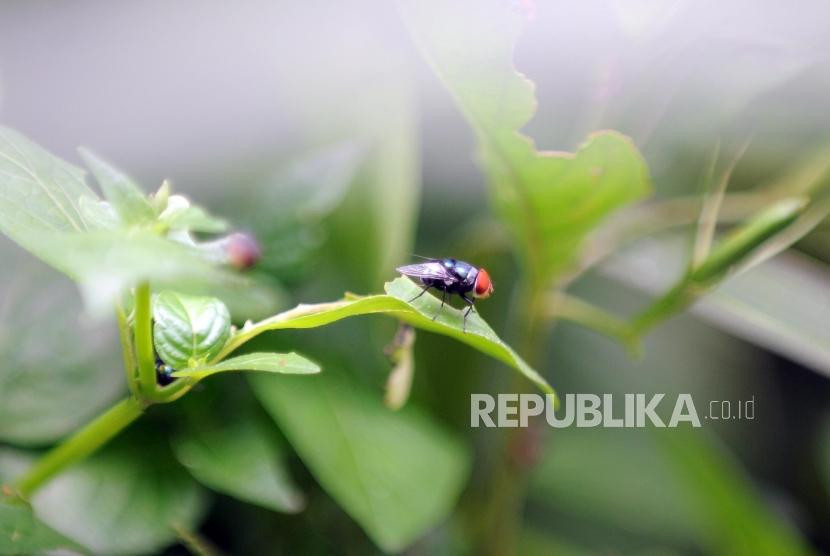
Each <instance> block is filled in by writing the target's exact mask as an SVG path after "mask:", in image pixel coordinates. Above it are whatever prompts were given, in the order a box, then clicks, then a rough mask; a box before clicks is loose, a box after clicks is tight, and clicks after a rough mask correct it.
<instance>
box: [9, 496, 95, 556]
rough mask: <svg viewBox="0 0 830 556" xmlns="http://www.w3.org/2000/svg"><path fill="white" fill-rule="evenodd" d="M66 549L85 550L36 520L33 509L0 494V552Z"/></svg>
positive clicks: (42, 551)
mask: <svg viewBox="0 0 830 556" xmlns="http://www.w3.org/2000/svg"><path fill="white" fill-rule="evenodd" d="M58 550H68V551H70V552H72V553H84V554H86V553H88V551H87V550H85V549H83V548H81V546H80V545H78V544H77V543H76V542H74V541H71V540H69V539H67V538H66V537H64V536H63V535H61V534H60V533H58V532H57V531H55V530H54V529H52V528H51V527H49V526H48V525H46V524H44V523H42V522H41V521H39V520H38V519H37V518H36V517H35V515H34V513H32V508H31V507H30V506H29V505H28V504H26V503H25V502H23V501H22V500H18V499H15V498H9V497H2V496H0V554H9V555H12V554H15V555H17V554H41V553H45V552H51V551H58Z"/></svg>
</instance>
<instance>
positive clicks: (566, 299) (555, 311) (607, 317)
mask: <svg viewBox="0 0 830 556" xmlns="http://www.w3.org/2000/svg"><path fill="white" fill-rule="evenodd" d="M547 316H548V317H549V318H554V319H563V320H568V321H571V322H575V323H577V324H580V325H582V326H585V327H586V328H591V329H593V330H596V331H597V332H601V333H603V334H605V335H606V336H610V337H612V338H615V339H616V340H617V341H618V342H620V343H622V344H623V345H625V346H626V347H627V348H629V349H630V350H631V351H633V352H637V351H638V339H637V337H636V335H635V334H633V333H632V332H631V326H630V325H629V324H628V322H626V321H625V320H623V319H621V318H620V317H618V316H616V315H613V314H611V313H609V312H608V311H605V310H604V309H601V308H599V307H597V306H596V305H593V304H591V303H588V302H587V301H584V300H582V299H579V298H578V297H574V296H571V295H568V294H566V293H564V292H557V293H555V294H553V295H551V296H550V299H549V302H548V303H547Z"/></svg>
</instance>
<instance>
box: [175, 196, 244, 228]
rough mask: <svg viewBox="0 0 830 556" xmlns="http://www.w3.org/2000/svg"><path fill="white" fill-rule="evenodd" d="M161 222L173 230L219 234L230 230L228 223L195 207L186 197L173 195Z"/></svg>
mask: <svg viewBox="0 0 830 556" xmlns="http://www.w3.org/2000/svg"><path fill="white" fill-rule="evenodd" d="M159 221H160V222H162V223H163V224H166V225H167V227H168V228H170V229H172V230H190V231H192V232H205V233H218V232H224V231H225V230H227V229H228V223H227V222H225V221H224V220H221V219H219V218H216V217H215V216H211V215H210V214H208V213H207V211H205V210H204V209H203V208H201V207H197V206H193V205H191V204H190V201H188V200H187V199H186V198H185V197H182V196H181V195H172V196H170V197H169V198H168V200H167V205H166V208H165V209H164V211H162V213H161V214H160V215H159Z"/></svg>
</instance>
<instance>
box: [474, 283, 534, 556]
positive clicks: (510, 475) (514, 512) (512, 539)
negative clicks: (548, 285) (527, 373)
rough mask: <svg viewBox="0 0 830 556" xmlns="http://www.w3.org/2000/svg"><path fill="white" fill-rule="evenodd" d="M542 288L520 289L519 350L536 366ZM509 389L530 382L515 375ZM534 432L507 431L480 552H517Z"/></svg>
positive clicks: (525, 286)
mask: <svg viewBox="0 0 830 556" xmlns="http://www.w3.org/2000/svg"><path fill="white" fill-rule="evenodd" d="M541 292H542V288H541V287H539V285H538V283H536V282H534V281H532V280H529V281H528V282H526V283H525V284H523V286H522V287H521V289H520V292H519V302H518V307H519V311H520V313H519V314H518V315H517V317H518V323H517V325H518V337H519V338H520V342H521V343H520V345H519V352H520V353H521V355H522V357H523V358H524V359H525V360H526V361H528V363H530V365H531V366H533V367H536V366H538V365H537V364H538V363H539V359H540V355H541V350H540V348H541V347H542V346H541V340H542V337H543V332H544V330H545V324H546V318H545V315H544V303H543V301H542V293H541ZM508 391H509V392H510V393H526V392H527V382H526V381H524V380H520V378H519V377H513V379H512V382H511V385H510V387H509V390H508ZM535 432H536V431H534V430H533V429H532V428H514V429H509V430H508V431H507V432H506V434H505V435H504V438H503V442H502V444H501V446H500V448H501V449H500V454H499V457H498V460H497V462H496V463H495V467H494V469H493V470H492V471H491V474H490V482H489V484H488V491H487V499H486V500H485V502H484V504H483V506H482V507H481V510H480V511H481V530H480V531H478V533H477V536H478V538H479V540H480V545H479V546H478V547H477V549H478V553H481V554H492V555H494V556H495V555H498V556H503V555H508V556H509V555H515V554H516V553H517V552H518V542H519V538H520V535H521V526H522V512H523V509H524V499H525V494H526V491H527V479H528V474H529V472H530V470H531V468H532V467H533V465H534V464H535V461H534V459H535V458H534V457H533V456H530V457H524V456H523V455H520V453H522V452H523V453H525V454H528V453H530V454H536V453H538V451H539V449H540V446H539V443H540V442H541V437H540V436H539V435H537V434H535Z"/></svg>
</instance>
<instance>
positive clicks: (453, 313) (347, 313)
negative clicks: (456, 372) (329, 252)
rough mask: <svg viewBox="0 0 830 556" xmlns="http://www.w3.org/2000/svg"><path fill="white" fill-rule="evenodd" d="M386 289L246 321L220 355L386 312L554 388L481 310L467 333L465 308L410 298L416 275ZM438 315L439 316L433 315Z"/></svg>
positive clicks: (415, 291) (545, 387) (471, 318)
mask: <svg viewBox="0 0 830 556" xmlns="http://www.w3.org/2000/svg"><path fill="white" fill-rule="evenodd" d="M385 289H386V295H370V296H366V297H356V296H352V297H351V298H349V299H344V300H342V301H335V302H332V303H319V304H316V305H299V306H297V307H296V308H294V309H291V310H289V311H285V312H284V313H279V314H277V315H275V316H273V317H270V318H268V319H265V320H263V321H260V322H258V323H256V324H250V325H246V326H245V327H244V328H243V329H242V330H240V331H239V332H238V333H237V334H236V335H234V336H233V337H231V339H230V340H229V341H228V344H227V345H226V346H225V348H224V349H223V350H222V351H221V352H220V354H219V357H220V358H221V357H222V356H225V355H227V354H229V353H231V352H232V351H233V350H235V349H236V348H238V347H239V346H240V345H242V344H244V343H245V342H247V341H248V340H250V339H251V338H253V337H254V336H256V335H258V334H261V333H262V332H265V331H267V330H280V329H289V328H315V327H317V326H324V325H326V324H330V323H332V322H335V321H338V320H340V319H344V318H347V317H353V316H357V315H369V314H375V313H385V314H388V315H390V316H393V317H395V318H396V319H399V320H401V321H404V322H407V323H409V324H411V325H412V326H415V327H417V328H421V329H424V330H428V331H430V332H436V333H438V334H443V335H445V336H449V337H451V338H455V339H456V340H459V341H461V342H463V343H465V344H467V345H470V346H472V347H474V348H475V349H477V350H479V351H481V352H482V353H485V354H487V355H489V356H491V357H494V358H496V359H498V360H500V361H502V362H504V363H506V364H507V365H510V366H511V367H513V368H514V369H516V370H517V371H519V372H520V373H521V374H522V375H524V376H525V377H527V378H528V379H529V380H531V381H532V382H533V383H534V384H536V385H537V386H538V387H539V388H540V389H541V390H543V391H544V392H546V393H551V394H552V393H554V392H553V388H551V386H550V385H549V384H548V383H547V382H546V381H545V379H544V378H542V376H541V375H540V374H539V373H537V372H536V371H535V370H534V369H533V368H531V367H530V366H529V365H528V364H527V363H525V361H524V360H523V359H522V358H521V357H519V355H518V354H517V353H516V352H515V351H513V349H512V348H510V346H508V345H507V344H505V343H504V342H503V341H502V340H501V339H500V338H499V337H498V336H497V335H496V333H495V332H494V331H493V329H492V328H490V326H489V325H488V324H487V323H486V322H484V319H482V318H481V317H480V316H479V315H478V313H471V314H470V316H469V317H468V318H467V329H466V332H465V331H464V328H463V321H464V317H463V312H464V310H459V309H454V308H452V307H450V306H445V307H444V308H443V310H442V309H441V308H440V306H441V301H440V300H439V299H437V298H436V297H435V296H433V295H430V294H425V295H423V296H421V297H419V298H418V299H415V300H414V301H411V302H410V301H409V300H411V299H413V298H414V297H415V296H416V295H418V294H419V293H420V292H421V288H420V287H418V286H416V285H415V283H413V282H412V281H411V280H408V279H406V278H398V279H396V280H393V281H392V282H387V283H386V285H385ZM436 315H437V316H436ZM434 316H436V318H435V319H434V320H433V317H434Z"/></svg>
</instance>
